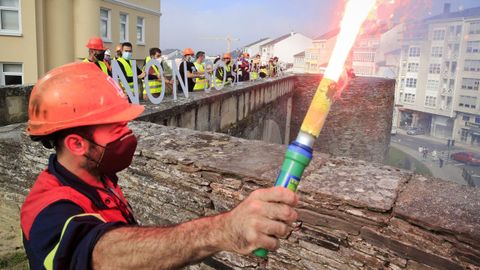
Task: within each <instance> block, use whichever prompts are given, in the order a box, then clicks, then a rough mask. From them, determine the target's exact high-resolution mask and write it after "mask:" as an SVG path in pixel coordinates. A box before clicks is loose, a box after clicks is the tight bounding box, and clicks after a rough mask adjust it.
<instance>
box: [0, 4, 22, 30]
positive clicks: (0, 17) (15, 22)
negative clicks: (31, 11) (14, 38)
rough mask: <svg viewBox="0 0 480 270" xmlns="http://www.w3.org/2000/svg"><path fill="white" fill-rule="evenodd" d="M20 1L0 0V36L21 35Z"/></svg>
mask: <svg viewBox="0 0 480 270" xmlns="http://www.w3.org/2000/svg"><path fill="white" fill-rule="evenodd" d="M20 14H21V13H20V0H0V34H20V32H21V29H20V26H21V24H20Z"/></svg>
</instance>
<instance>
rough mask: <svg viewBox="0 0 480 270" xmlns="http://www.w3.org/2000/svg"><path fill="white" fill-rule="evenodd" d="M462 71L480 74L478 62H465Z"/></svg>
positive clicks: (479, 63)
mask: <svg viewBox="0 0 480 270" xmlns="http://www.w3.org/2000/svg"><path fill="white" fill-rule="evenodd" d="M463 70H464V71H474V72H480V60H465V66H464V68H463Z"/></svg>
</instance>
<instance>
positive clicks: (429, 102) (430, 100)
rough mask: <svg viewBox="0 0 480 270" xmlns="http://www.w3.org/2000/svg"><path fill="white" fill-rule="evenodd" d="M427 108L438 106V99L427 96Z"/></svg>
mask: <svg viewBox="0 0 480 270" xmlns="http://www.w3.org/2000/svg"><path fill="white" fill-rule="evenodd" d="M425 106H427V107H435V106H437V97H433V96H426V97H425Z"/></svg>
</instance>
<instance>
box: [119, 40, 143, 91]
mask: <svg viewBox="0 0 480 270" xmlns="http://www.w3.org/2000/svg"><path fill="white" fill-rule="evenodd" d="M117 61H118V63H119V64H120V69H121V70H122V72H123V75H125V78H126V79H127V82H128V85H129V86H130V89H132V91H133V67H132V43H130V42H124V43H122V57H120V58H118V59H117ZM135 68H136V69H137V74H139V75H137V76H138V79H143V78H144V77H145V72H142V71H141V70H140V69H139V68H138V67H137V66H135ZM122 87H123V86H122ZM123 89H124V90H125V87H123Z"/></svg>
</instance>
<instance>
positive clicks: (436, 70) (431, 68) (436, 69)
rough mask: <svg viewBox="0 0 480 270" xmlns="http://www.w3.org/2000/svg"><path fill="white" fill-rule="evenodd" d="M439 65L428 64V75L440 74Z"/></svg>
mask: <svg viewBox="0 0 480 270" xmlns="http://www.w3.org/2000/svg"><path fill="white" fill-rule="evenodd" d="M440 70H441V65H440V64H430V66H429V67H428V73H430V74H440Z"/></svg>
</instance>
